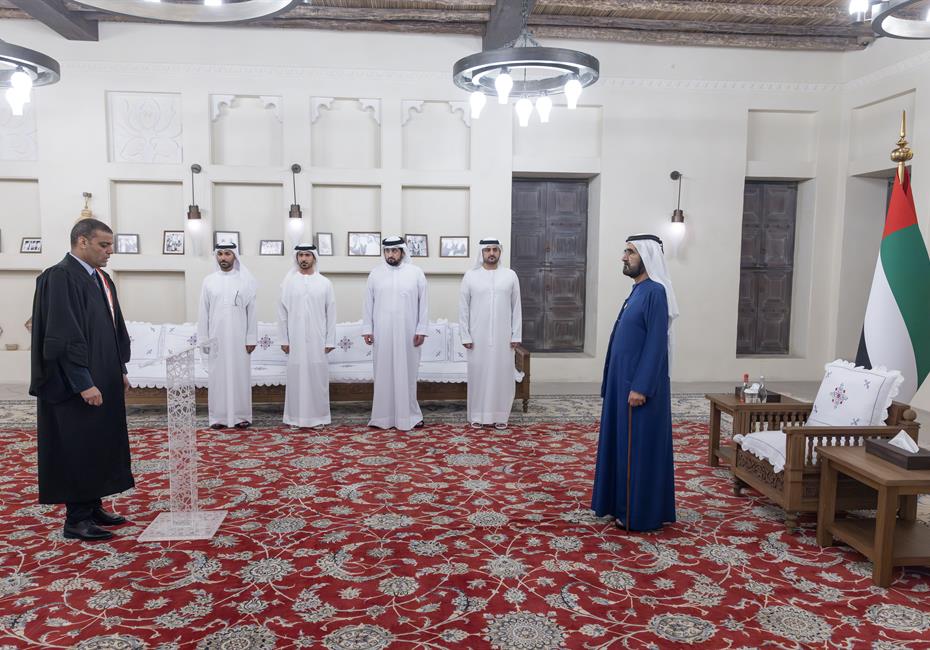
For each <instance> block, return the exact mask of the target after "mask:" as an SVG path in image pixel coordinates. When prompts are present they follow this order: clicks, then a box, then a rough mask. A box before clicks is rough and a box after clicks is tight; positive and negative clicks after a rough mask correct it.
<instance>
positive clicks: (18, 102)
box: [6, 88, 27, 117]
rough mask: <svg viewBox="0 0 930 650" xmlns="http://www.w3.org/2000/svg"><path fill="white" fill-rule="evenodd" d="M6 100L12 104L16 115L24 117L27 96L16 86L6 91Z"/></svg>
mask: <svg viewBox="0 0 930 650" xmlns="http://www.w3.org/2000/svg"><path fill="white" fill-rule="evenodd" d="M6 101H7V102H8V103H9V105H10V110H11V111H12V113H13V115H14V116H15V117H22V115H23V106H25V105H26V101H27V100H26V98H25V97H23V94H22V93H21V92H19V91H17V90H16V89H15V88H8V89H7V91H6Z"/></svg>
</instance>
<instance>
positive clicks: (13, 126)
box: [0, 101, 37, 162]
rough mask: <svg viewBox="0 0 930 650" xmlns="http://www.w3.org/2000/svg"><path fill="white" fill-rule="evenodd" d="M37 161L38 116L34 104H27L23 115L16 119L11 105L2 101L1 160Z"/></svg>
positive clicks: (0, 120)
mask: <svg viewBox="0 0 930 650" xmlns="http://www.w3.org/2000/svg"><path fill="white" fill-rule="evenodd" d="M36 159H37V144H36V114H35V110H34V109H33V107H32V104H31V103H30V104H26V107H25V109H24V110H23V115H22V116H21V117H15V116H14V115H13V111H11V110H10V105H9V104H8V103H7V102H5V101H0V160H9V161H16V162H20V161H24V162H25V161H33V160H36Z"/></svg>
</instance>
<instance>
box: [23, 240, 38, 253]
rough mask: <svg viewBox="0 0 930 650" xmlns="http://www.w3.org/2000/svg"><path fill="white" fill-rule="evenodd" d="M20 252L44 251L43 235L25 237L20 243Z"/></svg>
mask: <svg viewBox="0 0 930 650" xmlns="http://www.w3.org/2000/svg"><path fill="white" fill-rule="evenodd" d="M19 252H20V253H41V252H42V238H41V237H23V242H22V243H21V244H20V245H19Z"/></svg>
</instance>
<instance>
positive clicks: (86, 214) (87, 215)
mask: <svg viewBox="0 0 930 650" xmlns="http://www.w3.org/2000/svg"><path fill="white" fill-rule="evenodd" d="M81 196H83V197H84V207H83V208H82V209H81V219H91V218H93V216H94V213H93V211H92V210H91V209H90V198H91V197H92V196H93V194H91V193H90V192H82V193H81Z"/></svg>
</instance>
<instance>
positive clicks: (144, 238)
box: [110, 181, 191, 255]
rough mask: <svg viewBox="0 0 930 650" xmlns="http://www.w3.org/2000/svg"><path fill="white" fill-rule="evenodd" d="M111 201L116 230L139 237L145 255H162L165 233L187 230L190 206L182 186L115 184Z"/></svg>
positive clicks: (123, 182) (111, 188)
mask: <svg viewBox="0 0 930 650" xmlns="http://www.w3.org/2000/svg"><path fill="white" fill-rule="evenodd" d="M110 197H111V199H110V201H111V203H110V214H111V226H112V228H113V230H114V231H115V232H117V233H134V234H137V235H139V252H140V253H142V254H145V255H160V254H161V252H162V242H163V235H164V231H166V230H184V226H185V221H186V219H185V214H186V213H187V204H186V202H185V201H184V198H185V197H184V191H183V187H182V186H181V183H157V182H145V181H113V182H112V183H111V185H110ZM185 250H186V251H187V252H188V253H190V252H191V251H189V250H187V249H186V248H185Z"/></svg>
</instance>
